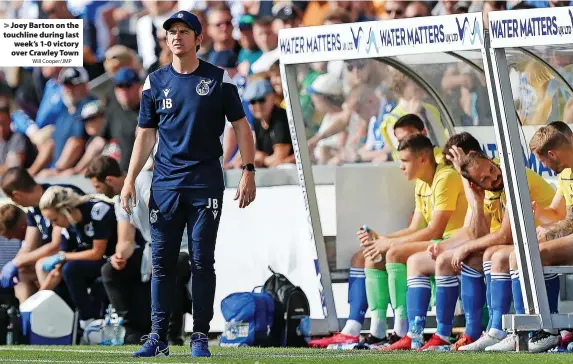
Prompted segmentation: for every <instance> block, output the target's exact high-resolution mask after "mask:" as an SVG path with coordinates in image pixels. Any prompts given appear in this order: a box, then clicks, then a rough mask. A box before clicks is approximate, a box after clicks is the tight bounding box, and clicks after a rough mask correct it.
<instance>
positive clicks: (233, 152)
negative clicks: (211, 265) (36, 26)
mask: <svg viewBox="0 0 573 364" xmlns="http://www.w3.org/2000/svg"><path fill="white" fill-rule="evenodd" d="M568 4H569V2H568V1H548V2H542V1H522V2H516V1H509V2H505V1H483V2H482V1H473V2H471V1H427V2H423V1H392V0H382V1H309V2H305V1H262V2H258V1H217V2H207V1H193V0H180V1H142V2H140V1H67V2H66V1H13V2H5V3H3V4H2V9H1V10H0V12H1V13H2V14H3V16H4V17H6V18H22V19H45V18H50V19H73V18H75V19H83V21H84V33H85V34H84V46H83V54H84V57H83V58H84V67H81V68H71V69H62V68H58V67H36V68H5V69H2V72H1V73H0V76H1V77H0V78H1V81H2V82H1V83H0V124H1V126H2V130H3V132H2V143H1V145H2V153H0V174H1V173H2V172H3V171H4V170H6V169H7V168H8V167H10V166H24V167H26V168H27V169H28V170H29V172H30V174H31V175H32V176H38V177H50V176H69V175H75V174H83V173H85V170H86V165H87V162H88V161H89V160H91V159H93V157H95V156H98V155H108V156H111V157H113V158H115V159H116V160H118V161H119V163H120V167H121V169H122V170H124V171H125V170H126V169H127V166H128V161H129V159H130V155H131V151H132V147H133V142H134V137H135V127H136V123H137V117H138V109H139V98H140V90H141V87H142V84H143V82H144V80H145V78H146V76H147V75H148V74H149V73H150V72H153V71H154V70H156V69H157V68H158V67H162V66H165V65H167V64H169V63H170V61H171V59H170V57H171V55H170V52H169V49H168V47H167V44H166V35H165V31H164V30H163V28H162V27H161V26H160V25H161V24H162V22H163V21H164V20H165V19H166V18H167V17H168V16H169V15H170V14H172V13H173V12H174V11H176V10H179V9H185V10H191V11H193V12H194V13H195V14H196V15H197V16H198V17H199V19H200V20H201V22H202V24H203V27H204V29H206V32H204V38H203V42H202V44H201V48H200V50H199V54H200V57H201V58H202V59H203V60H205V61H207V62H211V63H213V64H215V65H217V66H219V67H222V68H225V69H226V70H227V71H228V73H229V75H230V76H231V77H232V78H233V80H234V82H235V83H236V84H237V86H238V87H239V90H240V94H241V96H242V99H243V105H244V109H245V112H246V114H247V118H248V120H249V122H250V124H251V126H252V130H253V136H254V139H255V141H256V148H257V158H256V162H257V165H258V167H259V168H262V167H277V166H285V165H289V164H292V163H293V162H294V156H293V149H292V142H291V137H290V132H289V128H288V125H287V117H286V111H285V107H286V105H285V101H284V97H283V90H282V84H281V78H280V68H279V49H278V31H279V30H280V29H282V28H290V27H304V26H314V25H323V24H325V25H327V24H340V23H349V22H361V21H370V20H386V19H399V18H411V17H419V16H430V15H447V14H459V13H465V12H473V11H483V12H484V14H487V12H489V11H492V10H504V9H510V8H527V7H535V6H537V7H541V6H562V5H568ZM297 74H298V81H299V87H300V89H299V91H300V92H299V93H300V98H299V101H300V103H301V106H302V110H303V118H304V123H305V125H306V131H307V137H308V138H309V147H310V149H311V157H312V160H313V162H315V163H319V164H335V165H337V164H343V163H351V162H378V161H385V160H392V152H395V150H393V149H394V148H392V145H391V144H392V143H390V141H391V140H389V139H388V138H387V137H388V134H392V133H391V132H390V133H388V132H387V131H388V130H389V131H391V129H389V128H391V126H392V123H393V121H392V120H394V121H395V120H396V119H397V118H398V117H400V116H401V115H403V114H404V113H407V112H413V113H417V114H420V115H421V116H422V118H423V119H424V121H425V122H426V123H427V124H428V127H429V128H430V130H431V131H432V129H438V130H435V133H436V135H437V136H436V138H435V139H434V141H435V142H436V143H439V142H440V141H443V140H441V139H443V138H442V137H441V130H440V128H443V127H442V126H441V122H440V113H439V111H438V110H437V109H436V108H435V103H434V102H433V101H432V100H431V99H430V98H429V97H428V96H427V95H425V94H424V93H423V92H422V91H421V90H418V89H416V87H415V86H416V85H415V84H414V83H413V82H410V81H411V80H409V79H408V78H407V77H405V76H404V75H401V74H399V72H398V71H396V70H395V69H393V68H392V67H390V66H387V65H384V64H381V63H379V62H375V61H368V60H358V61H352V62H342V61H338V62H327V63H326V62H323V63H310V64H305V65H301V66H299V67H298V68H297ZM427 76H428V77H429V78H433V79H434V82H435V85H438V87H437V88H438V91H440V92H444V93H446V94H447V95H448V96H451V98H450V97H448V98H447V99H451V100H454V101H451V102H450V103H451V105H450V104H448V107H449V108H450V109H451V110H452V113H453V114H454V115H453V117H454V119H455V122H457V123H459V125H491V115H490V113H489V107H488V101H487V94H486V92H485V80H484V79H483V76H481V75H479V74H477V73H475V72H474V71H472V70H471V69H468V68H467V67H466V66H465V65H463V64H458V65H456V64H453V65H452V64H450V65H444V67H441V68H439V69H432V70H431V72H430V74H428V75H427ZM374 96H375V97H374ZM433 104H434V105H433ZM233 134H234V133H233V129H232V128H230V127H229V128H227V129H226V130H225V133H224V135H223V136H222V139H223V149H224V155H223V165H224V168H225V169H234V168H238V167H240V165H241V160H240V155H239V152H238V148H237V143H236V140H235V136H234V135H233Z"/></svg>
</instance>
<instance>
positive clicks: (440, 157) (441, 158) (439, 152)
mask: <svg viewBox="0 0 573 364" xmlns="http://www.w3.org/2000/svg"><path fill="white" fill-rule="evenodd" d="M434 157H435V158H436V163H438V164H443V163H444V154H443V153H442V149H441V148H440V147H434Z"/></svg>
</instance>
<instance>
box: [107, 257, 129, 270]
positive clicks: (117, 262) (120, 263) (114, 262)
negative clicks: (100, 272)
mask: <svg viewBox="0 0 573 364" xmlns="http://www.w3.org/2000/svg"><path fill="white" fill-rule="evenodd" d="M110 263H111V266H112V267H114V268H115V270H122V269H123V268H125V266H126V264H127V260H125V259H124V258H123V256H122V255H121V253H115V254H114V255H112V256H111V259H110Z"/></svg>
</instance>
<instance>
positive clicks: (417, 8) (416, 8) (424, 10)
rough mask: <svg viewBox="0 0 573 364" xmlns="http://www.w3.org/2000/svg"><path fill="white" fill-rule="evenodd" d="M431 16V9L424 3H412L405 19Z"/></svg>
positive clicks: (407, 8)
mask: <svg viewBox="0 0 573 364" xmlns="http://www.w3.org/2000/svg"><path fill="white" fill-rule="evenodd" d="M430 15H431V13H430V8H429V7H428V5H427V4H426V3H424V2H423V1H411V2H410V3H409V4H408V6H407V7H406V10H405V12H404V18H418V17H421V16H430Z"/></svg>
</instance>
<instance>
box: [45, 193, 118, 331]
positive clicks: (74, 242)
mask: <svg viewBox="0 0 573 364" xmlns="http://www.w3.org/2000/svg"><path fill="white" fill-rule="evenodd" d="M40 211H41V212H42V215H43V216H44V217H45V218H46V219H49V220H50V221H51V222H52V223H53V224H54V225H55V226H57V227H59V228H61V229H63V230H62V234H63V237H64V239H62V244H61V245H60V251H59V252H58V253H57V254H54V255H52V256H49V257H46V258H43V259H42V260H39V261H38V263H37V264H36V272H37V274H38V278H40V282H41V283H44V280H46V279H48V278H49V275H50V273H51V272H52V271H54V270H55V272H58V271H59V279H58V280H63V281H64V282H65V284H66V287H67V288H68V290H69V292H70V295H71V297H72V299H73V301H74V303H75V305H76V307H77V310H78V314H79V319H80V327H81V328H82V330H85V329H86V327H87V326H88V325H89V324H90V323H91V322H92V321H93V320H95V319H97V318H99V317H100V309H101V301H100V300H97V299H96V300H95V302H94V301H92V299H91V298H90V294H89V293H88V289H89V288H90V287H91V286H92V285H93V284H94V282H95V280H96V279H97V278H99V277H100V276H101V268H102V266H103V265H104V264H105V262H106V259H107V258H108V257H111V256H112V255H113V254H114V252H115V246H116V243H117V223H116V219H115V212H114V209H113V205H112V204H111V203H109V202H106V201H103V200H100V199H97V198H94V196H80V195H78V194H77V193H76V192H74V191H73V190H72V189H70V188H64V187H60V186H52V187H50V188H48V189H47V190H46V192H44V194H43V195H42V198H41V199H40ZM92 294H93V292H92Z"/></svg>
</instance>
